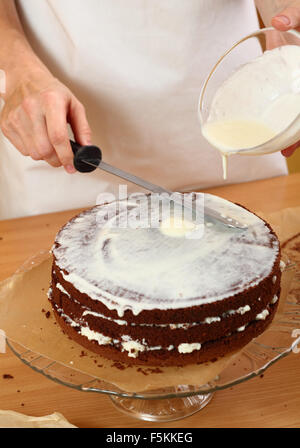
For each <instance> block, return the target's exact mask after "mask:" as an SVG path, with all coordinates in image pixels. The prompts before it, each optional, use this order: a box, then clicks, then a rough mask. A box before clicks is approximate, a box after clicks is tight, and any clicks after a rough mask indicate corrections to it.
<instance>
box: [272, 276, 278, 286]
mask: <svg viewBox="0 0 300 448" xmlns="http://www.w3.org/2000/svg"><path fill="white" fill-rule="evenodd" d="M276 280H277V277H276V275H274V276H273V278H272V283H273V285H275V283H276Z"/></svg>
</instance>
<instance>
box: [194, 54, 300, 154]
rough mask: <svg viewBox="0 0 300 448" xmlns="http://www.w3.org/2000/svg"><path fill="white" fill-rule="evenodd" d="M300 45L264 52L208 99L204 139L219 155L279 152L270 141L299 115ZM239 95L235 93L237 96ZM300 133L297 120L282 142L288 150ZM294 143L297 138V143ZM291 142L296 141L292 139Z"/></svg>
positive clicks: (231, 76) (244, 66)
mask: <svg viewBox="0 0 300 448" xmlns="http://www.w3.org/2000/svg"><path fill="white" fill-rule="evenodd" d="M299 75H300V47H299V46H298V45H284V46H280V47H277V48H274V49H272V50H269V51H265V52H264V53H263V54H262V55H261V56H259V57H257V58H256V59H254V60H252V61H250V62H249V63H247V64H243V65H242V66H241V67H239V68H238V69H237V70H236V71H234V72H233V73H232V74H231V75H230V76H229V78H228V79H227V80H226V81H225V82H224V83H223V84H221V86H220V87H219V88H218V89H217V91H216V93H215V95H214V98H213V100H212V103H211V106H210V111H209V117H208V120H207V123H205V125H204V126H203V129H202V131H203V134H204V136H205V137H206V138H207V139H208V140H209V141H210V142H211V144H212V145H213V146H215V147H216V148H218V149H220V151H221V152H222V153H223V154H230V153H235V152H236V150H238V149H247V148H250V149H249V151H244V152H243V153H244V154H264V153H267V152H272V145H273V151H275V150H279V149H280V147H278V146H277V143H278V140H277V141H276V146H275V144H274V142H273V144H272V143H270V144H268V145H266V146H262V147H258V148H256V149H252V148H255V147H256V146H258V145H261V144H264V143H265V142H267V141H269V140H270V139H272V138H273V137H274V136H275V135H276V134H279V133H280V132H282V131H283V130H285V129H286V128H288V126H289V125H290V124H291V123H292V122H293V121H294V120H295V119H296V117H298V116H299V112H300V108H299V101H300V82H299V79H300V77H299ZM237 92H238V95H237ZM299 132H300V121H299V120H297V121H296V123H295V124H294V126H293V130H291V133H289V132H288V133H287V134H286V136H285V139H286V140H284V137H282V138H281V139H280V143H281V144H282V148H283V147H284V143H286V145H285V146H289V145H290V144H291V143H293V142H292V141H291V142H289V139H293V137H294V138H295V137H296V136H297V135H298V134H299ZM296 140H297V139H296ZM296 140H294V142H295V141H296Z"/></svg>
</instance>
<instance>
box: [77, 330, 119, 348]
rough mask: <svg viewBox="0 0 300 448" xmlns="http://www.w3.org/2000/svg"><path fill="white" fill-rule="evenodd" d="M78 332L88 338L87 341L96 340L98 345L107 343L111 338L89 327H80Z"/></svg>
mask: <svg viewBox="0 0 300 448" xmlns="http://www.w3.org/2000/svg"><path fill="white" fill-rule="evenodd" d="M80 334H82V336H85V337H86V338H88V340H89V341H97V342H98V344H99V345H108V344H110V343H111V342H112V338H110V337H108V336H105V335H104V334H102V333H99V332H98V331H93V330H91V329H90V328H89V327H81V329H80Z"/></svg>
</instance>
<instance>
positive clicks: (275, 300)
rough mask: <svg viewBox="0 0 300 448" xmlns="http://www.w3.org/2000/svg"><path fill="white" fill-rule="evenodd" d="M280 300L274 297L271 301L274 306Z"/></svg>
mask: <svg viewBox="0 0 300 448" xmlns="http://www.w3.org/2000/svg"><path fill="white" fill-rule="evenodd" d="M277 300H278V296H276V295H275V296H274V297H273V299H272V300H271V303H272V305H274V303H276V302H277Z"/></svg>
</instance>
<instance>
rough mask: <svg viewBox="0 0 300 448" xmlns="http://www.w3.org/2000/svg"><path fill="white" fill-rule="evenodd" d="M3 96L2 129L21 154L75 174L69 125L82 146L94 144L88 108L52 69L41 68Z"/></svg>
mask: <svg viewBox="0 0 300 448" xmlns="http://www.w3.org/2000/svg"><path fill="white" fill-rule="evenodd" d="M3 97H4V101H5V105H4V107H3V110H2V114H1V117H0V126H1V129H2V131H3V133H4V135H5V136H6V137H7V138H8V139H9V140H10V141H11V143H12V144H13V145H14V146H15V147H16V148H17V149H18V150H19V151H20V153H21V154H23V155H24V156H30V157H31V158H32V159H33V160H45V161H46V162H47V163H49V164H50V165H51V166H53V167H59V166H63V167H64V168H65V170H66V171H67V172H68V173H73V172H75V171H76V170H75V168H74V166H73V153H72V149H71V145H70V142H69V135H68V123H69V124H70V125H71V128H72V131H73V133H74V137H75V140H76V141H78V143H80V144H81V145H89V144H91V130H90V127H89V124H88V121H87V118H86V113H85V109H84V106H83V105H82V104H81V103H80V101H79V100H78V99H77V98H76V97H75V95H73V93H72V92H71V91H70V90H69V89H68V88H67V87H66V86H65V85H64V84H62V83H61V82H60V81H59V80H58V79H56V78H55V77H54V76H53V75H52V74H51V73H50V72H49V71H48V70H46V69H45V70H43V69H40V68H39V69H38V70H35V71H30V72H27V73H24V74H23V75H22V76H21V77H19V79H18V82H17V83H16V85H14V86H12V88H10V89H9V91H8V92H7V93H6V94H5V95H4V96H3Z"/></svg>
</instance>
